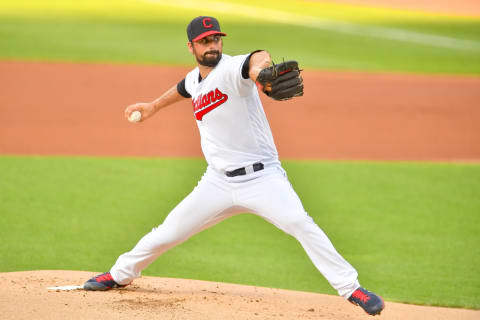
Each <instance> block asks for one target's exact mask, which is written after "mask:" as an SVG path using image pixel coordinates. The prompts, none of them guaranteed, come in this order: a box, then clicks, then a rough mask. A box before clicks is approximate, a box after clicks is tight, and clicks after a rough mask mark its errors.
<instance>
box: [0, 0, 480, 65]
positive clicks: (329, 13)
mask: <svg viewBox="0 0 480 320" xmlns="http://www.w3.org/2000/svg"><path fill="white" fill-rule="evenodd" d="M207 2H208V1H207ZM195 3H196V2H195V1H191V2H190V5H191V7H179V5H181V3H178V4H176V3H175V2H172V1H159V2H158V3H154V2H147V1H133V0H119V1H111V0H107V1H105V0H104V1H81V2H80V1H70V0H69V1H60V2H58V1H57V2H54V1H52V0H49V1H25V0H24V1H19V0H16V1H4V2H2V3H1V4H0V59H7V60H8V59H14V60H17V59H23V60H55V61H90V62H116V63H147V64H151V63H154V64H169V65H193V63H194V60H193V58H192V56H191V55H190V54H189V53H188V50H187V48H186V41H187V39H186V35H185V28H186V25H187V23H188V22H189V21H190V20H191V19H192V18H193V17H195V16H196V15H199V14H212V15H216V16H217V17H219V19H220V21H221V24H222V28H223V30H224V31H225V32H227V33H228V37H227V38H226V39H225V49H224V50H225V52H226V53H229V54H240V53H247V52H250V51H252V50H255V49H257V48H262V49H266V50H269V51H270V52H271V53H272V54H273V57H274V58H275V59H277V60H280V59H281V58H286V59H291V58H295V59H297V60H299V61H300V62H301V63H302V65H303V66H304V67H305V68H318V69H330V70H369V71H402V72H419V73H459V74H479V73H480V33H479V32H478V30H480V18H464V17H454V16H445V15H432V14H424V13H411V12H406V11H399V10H389V9H377V8H364V7H359V6H348V5H332V4H321V3H315V2H302V1H290V2H288V1H285V0H283V1H281V3H279V2H278V1H277V2H272V1H266V2H262V3H256V2H254V1H242V2H240V1H226V2H224V6H223V7H222V6H219V5H216V6H211V8H212V9H211V10H210V11H205V9H201V10H199V9H198V8H195V5H197V6H198V4H195ZM202 6H203V7H205V5H204V3H203V2H202ZM284 8H293V9H292V10H286V9H284ZM272 10H277V11H279V13H278V14H276V15H275V14H272ZM269 12H270V14H268V13H269ZM246 15H247V16H246ZM323 22H326V26H324V25H323V24H322V23H323ZM337 24H340V25H338V26H337ZM391 28H393V29H395V32H397V31H400V32H401V33H402V36H405V35H406V36H405V37H404V38H405V39H403V40H399V39H393V38H390V36H389V35H388V34H389V33H390V32H391ZM342 30H343V31H342ZM369 32H373V34H376V35H373V36H372V35H371V34H369ZM384 32H386V35H385V33H384ZM378 33H380V34H382V36H380V37H379V36H378ZM417 36H420V37H421V38H422V39H423V37H425V36H437V37H441V39H442V40H434V42H438V41H440V42H441V43H442V44H440V45H436V44H431V43H429V41H420V43H419V42H412V41H411V40H409V39H411V38H414V37H417ZM445 41H447V42H449V41H453V44H452V45H451V46H450V47H449V46H443V43H444V42H445ZM458 41H469V42H468V43H467V44H465V43H463V42H458ZM465 45H466V46H467V47H468V48H465V47H464V46H465ZM469 46H471V48H470V47H469Z"/></svg>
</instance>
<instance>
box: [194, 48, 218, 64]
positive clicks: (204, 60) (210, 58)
mask: <svg viewBox="0 0 480 320" xmlns="http://www.w3.org/2000/svg"><path fill="white" fill-rule="evenodd" d="M207 53H216V54H215V55H211V54H209V55H207ZM195 58H196V59H197V62H198V63H199V64H201V65H202V66H205V67H215V66H216V65H217V64H218V63H219V62H220V59H222V53H221V52H220V51H218V50H212V51H207V52H205V53H204V54H203V56H201V57H198V56H197V55H196V54H195Z"/></svg>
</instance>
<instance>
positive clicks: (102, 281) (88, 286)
mask: <svg viewBox="0 0 480 320" xmlns="http://www.w3.org/2000/svg"><path fill="white" fill-rule="evenodd" d="M126 286H127V285H120V284H118V283H116V282H115V280H113V278H112V275H111V274H110V272H105V273H102V274H99V275H98V276H95V277H93V278H91V279H90V280H88V281H87V282H85V284H84V285H83V289H84V290H87V291H106V290H110V289H113V288H123V287H126Z"/></svg>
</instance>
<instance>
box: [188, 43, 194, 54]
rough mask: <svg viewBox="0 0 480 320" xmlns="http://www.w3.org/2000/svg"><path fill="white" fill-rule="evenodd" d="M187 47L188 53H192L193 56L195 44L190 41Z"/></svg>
mask: <svg viewBox="0 0 480 320" xmlns="http://www.w3.org/2000/svg"><path fill="white" fill-rule="evenodd" d="M187 46H188V51H190V53H191V54H193V43H191V42H190V41H189V42H187Z"/></svg>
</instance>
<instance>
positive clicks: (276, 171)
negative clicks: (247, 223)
mask: <svg viewBox="0 0 480 320" xmlns="http://www.w3.org/2000/svg"><path fill="white" fill-rule="evenodd" d="M240 212H252V213H254V214H256V215H259V216H260V217H262V218H264V219H265V220H267V221H269V222H270V223H272V224H274V225H275V226H276V227H278V228H280V229H281V230H283V231H284V232H286V233H288V234H290V235H292V236H293V237H295V238H296V239H297V240H298V241H299V242H300V244H301V245H302V246H303V248H304V249H305V251H306V253H307V254H308V256H309V257H310V259H311V260H312V262H313V263H314V265H315V267H316V268H317V269H318V270H319V271H320V272H321V273H322V275H323V276H324V277H325V278H326V279H327V280H328V282H329V283H330V284H331V285H332V287H333V288H334V289H336V290H337V291H338V293H339V295H341V296H343V297H345V298H348V297H350V295H351V294H352V293H353V291H355V290H356V289H357V288H358V287H359V286H360V284H359V283H358V280H357V277H358V274H357V271H356V270H355V269H354V268H353V267H352V266H351V265H350V264H349V263H348V262H347V261H345V259H343V257H342V256H341V255H340V254H339V253H338V252H337V251H336V250H335V248H334V247H333V245H332V243H331V242H330V240H329V239H328V238H327V236H326V235H325V233H324V232H323V231H322V230H321V229H320V228H319V227H318V226H317V225H316V224H315V222H314V221H313V220H312V218H311V217H310V216H309V215H308V214H307V213H306V212H305V210H304V208H303V206H302V203H301V201H300V199H299V198H298V196H297V194H296V193H295V191H294V190H293V188H292V186H291V184H290V182H289V181H288V178H287V176H286V174H285V171H284V170H283V168H281V166H279V165H274V166H270V167H268V166H267V167H266V168H265V169H264V170H261V171H257V172H254V173H250V174H247V175H245V176H238V177H233V178H228V177H227V176H225V175H223V174H220V173H218V172H216V171H214V170H213V169H211V168H208V169H207V171H206V172H205V174H204V175H203V177H202V179H201V180H200V182H199V183H198V185H197V186H196V187H195V189H194V190H193V191H192V192H191V193H190V194H189V195H188V196H187V197H186V198H185V199H183V200H182V201H181V202H180V203H179V204H178V205H177V206H176V207H175V208H174V209H173V210H172V211H171V212H170V214H169V215H168V216H167V217H166V218H165V221H164V222H163V223H162V224H161V225H160V226H159V227H158V228H154V229H153V230H152V231H151V232H150V233H148V234H146V235H145V236H144V237H143V238H142V239H141V240H140V241H139V242H138V243H137V245H136V246H135V247H134V248H133V249H132V250H131V251H129V252H127V253H124V254H122V255H121V256H120V257H119V258H118V260H117V262H116V263H115V265H114V266H113V267H112V269H111V270H110V272H111V274H112V277H113V279H114V280H115V281H116V282H117V283H118V284H128V283H130V282H131V281H132V280H133V279H135V278H138V277H140V274H141V271H142V270H143V269H145V268H146V267H147V266H149V265H150V264H151V263H152V262H153V261H154V260H155V259H156V258H158V257H159V256H160V255H161V254H162V253H164V252H165V251H167V250H169V249H171V248H173V247H175V246H176V245H178V244H180V243H182V242H184V241H185V240H187V239H188V238H190V237H191V236H193V235H194V234H196V233H198V232H200V231H202V230H204V229H206V228H208V227H211V226H213V225H215V224H217V223H219V222H220V221H222V220H224V219H226V218H228V217H231V216H233V215H235V214H237V213H240Z"/></svg>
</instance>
